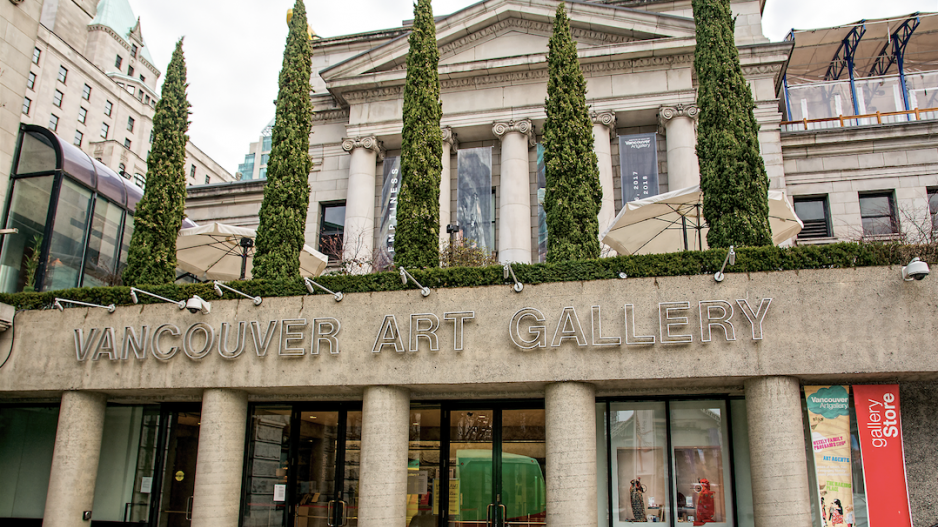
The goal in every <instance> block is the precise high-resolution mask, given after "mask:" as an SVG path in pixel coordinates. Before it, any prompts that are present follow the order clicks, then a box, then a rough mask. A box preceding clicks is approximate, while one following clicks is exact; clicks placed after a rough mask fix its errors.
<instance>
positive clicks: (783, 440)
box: [746, 377, 811, 527]
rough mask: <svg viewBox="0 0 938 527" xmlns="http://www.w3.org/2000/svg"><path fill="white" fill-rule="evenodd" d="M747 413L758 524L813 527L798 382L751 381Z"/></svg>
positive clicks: (777, 379)
mask: <svg viewBox="0 0 938 527" xmlns="http://www.w3.org/2000/svg"><path fill="white" fill-rule="evenodd" d="M746 413H747V415H748V417H749V459H750V466H751V471H752V506H753V512H754V513H755V520H756V526H757V527H810V526H811V499H810V494H809V492H810V490H809V488H808V472H807V471H808V464H807V460H806V458H805V442H804V422H803V420H802V418H801V387H800V385H799V383H798V379H795V378H793V377H757V378H753V379H749V380H748V381H746Z"/></svg>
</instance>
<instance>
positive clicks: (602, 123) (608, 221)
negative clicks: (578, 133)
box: [590, 112, 616, 256]
mask: <svg viewBox="0 0 938 527" xmlns="http://www.w3.org/2000/svg"><path fill="white" fill-rule="evenodd" d="M590 116H591V117H592V118H593V145H594V146H593V150H594V151H595V152H596V160H597V161H598V162H599V183H600V184H601V185H602V188H603V204H602V207H601V208H600V209H599V234H600V235H602V233H603V231H605V230H606V229H607V228H608V227H609V226H610V225H612V220H614V219H616V190H615V174H613V173H612V145H611V142H612V138H614V137H615V134H616V114H614V113H612V112H602V113H596V112H593V113H591V114H590ZM602 254H603V255H607V256H615V255H616V252H615V251H614V250H612V249H611V248H610V247H609V246H607V245H603V247H602Z"/></svg>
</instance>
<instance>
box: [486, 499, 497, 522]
mask: <svg viewBox="0 0 938 527" xmlns="http://www.w3.org/2000/svg"><path fill="white" fill-rule="evenodd" d="M494 508H495V504H494V503H489V506H488V507H486V508H485V524H486V525H492V509H494Z"/></svg>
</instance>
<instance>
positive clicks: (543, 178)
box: [537, 143, 547, 262]
mask: <svg viewBox="0 0 938 527" xmlns="http://www.w3.org/2000/svg"><path fill="white" fill-rule="evenodd" d="M546 189H547V169H546V166H545V165H544V145H543V144H541V143H538V144H537V261H538V262H546V261H547V214H545V213H544V193H545V191H546Z"/></svg>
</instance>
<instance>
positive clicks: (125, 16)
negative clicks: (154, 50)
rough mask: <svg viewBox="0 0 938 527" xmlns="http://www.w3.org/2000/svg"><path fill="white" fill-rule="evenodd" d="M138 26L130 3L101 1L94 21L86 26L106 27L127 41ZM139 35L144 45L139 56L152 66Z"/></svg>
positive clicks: (125, 0)
mask: <svg viewBox="0 0 938 527" xmlns="http://www.w3.org/2000/svg"><path fill="white" fill-rule="evenodd" d="M139 24H140V19H139V18H137V16H136V15H134V10H133V9H131V7H130V3H129V2H128V1H127V0H101V1H100V2H98V11H97V13H96V14H95V16H94V20H92V21H91V22H90V23H89V24H88V25H102V26H107V27H109V28H111V29H113V30H114V32H115V33H117V34H118V35H120V36H121V37H122V38H124V39H128V40H129V36H130V34H131V33H132V32H134V31H135V30H136V31H140V28H139ZM139 35H140V42H141V43H143V44H144V45H143V47H142V48H141V50H140V54H141V55H142V56H143V58H144V60H146V61H147V62H149V63H150V64H153V57H151V56H150V52H149V51H147V46H146V42H145V41H144V40H143V33H142V32H141V33H139ZM154 66H155V64H154Z"/></svg>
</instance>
